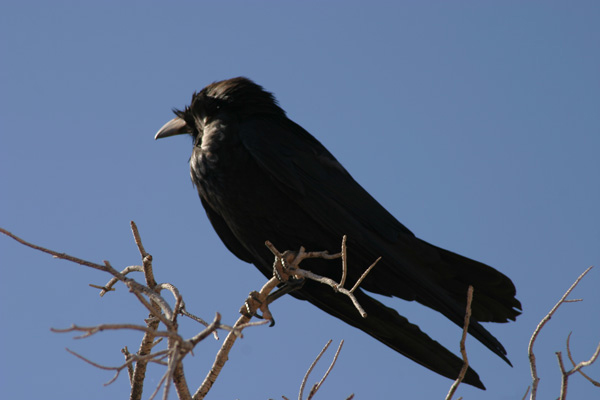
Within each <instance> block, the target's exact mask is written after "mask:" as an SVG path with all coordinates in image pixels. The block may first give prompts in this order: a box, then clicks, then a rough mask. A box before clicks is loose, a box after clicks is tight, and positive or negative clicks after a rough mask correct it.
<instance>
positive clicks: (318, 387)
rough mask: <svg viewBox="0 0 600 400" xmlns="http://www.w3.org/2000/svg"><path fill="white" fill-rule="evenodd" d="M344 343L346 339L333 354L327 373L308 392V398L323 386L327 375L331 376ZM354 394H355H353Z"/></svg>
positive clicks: (309, 399)
mask: <svg viewBox="0 0 600 400" xmlns="http://www.w3.org/2000/svg"><path fill="white" fill-rule="evenodd" d="M343 345H344V341H343V340H342V341H341V342H340V345H339V346H338V348H337V350H336V351H335V354H334V355H333V360H331V364H329V368H327V371H325V374H324V375H323V377H322V378H321V380H320V381H319V383H316V384H315V385H314V386H313V387H312V389H311V390H310V393H309V394H308V398H307V400H311V399H312V398H313V397H314V396H315V394H316V393H317V391H318V390H319V389H320V388H321V386H322V385H323V383H324V382H325V379H327V377H328V376H329V373H330V372H331V370H332V369H333V367H334V365H335V363H336V361H337V359H338V356H339V355H340V351H341V350H342V346H343ZM352 396H354V395H352Z"/></svg>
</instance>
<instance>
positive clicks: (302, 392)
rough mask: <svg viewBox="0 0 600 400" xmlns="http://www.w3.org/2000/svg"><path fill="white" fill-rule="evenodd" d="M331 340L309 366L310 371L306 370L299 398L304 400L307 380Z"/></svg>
mask: <svg viewBox="0 0 600 400" xmlns="http://www.w3.org/2000/svg"><path fill="white" fill-rule="evenodd" d="M331 342H332V340H331V339H329V341H328V342H327V343H326V344H325V346H324V347H323V349H321V351H320V352H319V354H318V355H317V358H315V359H314V361H313V362H312V363H311V364H310V367H308V371H306V374H304V379H302V383H301V384H300V391H299V392H298V400H302V396H303V395H304V388H305V387H306V382H307V381H308V377H309V375H310V373H311V372H312V370H313V369H314V368H315V365H317V363H318V362H319V360H320V359H321V357H323V354H325V352H326V351H327V349H328V348H329V345H330V344H331Z"/></svg>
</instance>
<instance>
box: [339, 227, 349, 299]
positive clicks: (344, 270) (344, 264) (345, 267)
mask: <svg viewBox="0 0 600 400" xmlns="http://www.w3.org/2000/svg"><path fill="white" fill-rule="evenodd" d="M347 239H348V237H347V236H346V235H344V236H343V237H342V279H340V286H341V287H344V284H345V283H346V276H347V275H348V254H347V253H346V240H347Z"/></svg>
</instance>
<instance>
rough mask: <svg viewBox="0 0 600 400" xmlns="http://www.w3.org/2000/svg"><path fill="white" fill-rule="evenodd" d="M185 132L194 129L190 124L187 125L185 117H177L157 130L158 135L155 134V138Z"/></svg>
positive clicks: (190, 131)
mask: <svg viewBox="0 0 600 400" xmlns="http://www.w3.org/2000/svg"><path fill="white" fill-rule="evenodd" d="M184 133H192V130H191V129H190V127H189V126H187V124H186V123H185V121H184V120H183V119H181V118H179V117H175V118H173V119H172V120H170V121H169V122H167V123H166V124H164V125H163V126H162V128H160V129H159V130H158V132H156V136H154V139H155V140H156V139H161V138H165V137H169V136H175V135H182V134H184Z"/></svg>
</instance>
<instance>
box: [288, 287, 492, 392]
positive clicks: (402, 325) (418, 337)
mask: <svg viewBox="0 0 600 400" xmlns="http://www.w3.org/2000/svg"><path fill="white" fill-rule="evenodd" d="M293 295H294V296H295V297H299V298H302V299H304V300H308V301H310V302H311V303H313V304H314V305H316V306H317V307H319V308H320V309H322V310H323V311H325V312H327V313H329V314H331V315H333V316H335V317H337V318H339V319H341V320H343V321H344V322H346V323H348V324H350V325H352V326H354V327H356V328H358V329H360V330H362V331H364V332H366V333H368V334H369V335H371V336H372V337H374V338H375V339H377V340H379V341H380V342H382V343H384V344H386V345H387V346H389V347H390V348H392V349H394V350H396V351H397V352H399V353H401V354H403V355H404V356H406V357H408V358H410V359H411V360H413V361H415V362H416V363H418V364H421V365H422V366H424V367H426V368H429V369H430V370H432V371H434V372H437V373H438V374H440V375H443V376H445V377H447V378H450V379H456V378H457V377H458V375H459V373H460V370H461V368H462V365H463V361H462V360H461V359H460V358H458V357H457V356H456V355H454V354H453V353H451V352H450V351H449V350H447V349H446V348H445V347H444V346H442V345H441V344H439V343H438V342H437V341H435V340H433V339H431V338H430V337H429V336H428V335H427V334H426V333H424V332H423V331H421V330H420V329H419V327H418V326H417V325H414V324H411V323H410V322H409V321H408V319H406V318H405V317H403V316H401V315H400V314H398V312H396V311H395V310H393V309H391V308H389V307H386V306H385V305H383V304H382V303H380V302H379V301H377V300H375V299H373V298H372V297H370V296H368V295H367V294H366V293H364V292H363V291H362V290H360V289H358V290H356V291H355V292H354V295H355V296H356V298H357V300H358V302H359V303H360V304H361V306H362V307H363V308H364V310H365V311H366V313H367V318H362V317H361V316H360V314H359V313H358V311H357V310H356V309H355V308H354V306H353V304H352V302H351V301H350V300H349V299H348V298H347V297H346V296H344V295H341V294H339V293H335V292H333V291H332V290H331V289H330V288H327V287H325V286H323V285H319V284H317V283H314V282H306V284H305V286H304V287H303V288H302V289H301V290H300V291H299V292H295V293H293ZM463 382H465V383H468V384H469V385H472V386H475V387H478V388H480V389H485V386H484V385H483V383H482V382H481V380H480V379H479V376H478V375H477V373H476V372H475V371H474V370H473V369H472V368H470V367H469V369H468V370H467V373H466V376H465V378H464V379H463Z"/></svg>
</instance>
